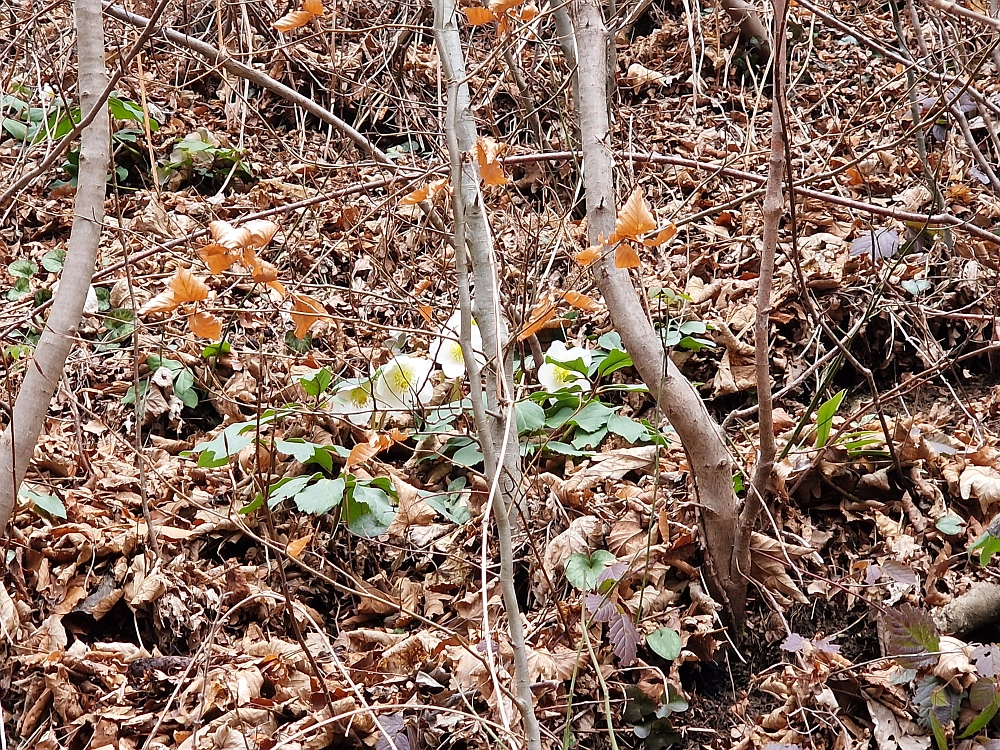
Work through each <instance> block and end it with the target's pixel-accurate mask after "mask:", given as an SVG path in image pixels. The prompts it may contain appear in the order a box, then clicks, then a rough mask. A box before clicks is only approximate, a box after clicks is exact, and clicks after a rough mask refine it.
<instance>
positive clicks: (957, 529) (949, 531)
mask: <svg viewBox="0 0 1000 750" xmlns="http://www.w3.org/2000/svg"><path fill="white" fill-rule="evenodd" d="M934 528H936V529H937V530H938V531H940V532H941V533H942V534H945V535H946V536H957V535H959V534H961V533H962V529H964V528H965V521H963V520H962V519H961V518H960V517H958V516H956V515H954V514H951V513H949V514H948V515H947V516H941V518H939V519H938V520H937V521H936V522H935V524H934Z"/></svg>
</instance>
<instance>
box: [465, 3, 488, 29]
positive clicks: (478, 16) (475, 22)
mask: <svg viewBox="0 0 1000 750" xmlns="http://www.w3.org/2000/svg"><path fill="white" fill-rule="evenodd" d="M462 12H463V13H464V14H465V18H466V19H467V20H468V21H469V26H485V25H486V24H488V23H492V22H493V21H495V20H496V16H494V15H493V11H492V10H490V9H489V8H483V7H482V6H479V5H474V6H472V7H471V8H462Z"/></svg>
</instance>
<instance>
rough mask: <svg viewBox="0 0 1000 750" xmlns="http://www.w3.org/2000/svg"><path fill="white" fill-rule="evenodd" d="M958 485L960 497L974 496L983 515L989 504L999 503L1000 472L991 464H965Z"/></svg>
mask: <svg viewBox="0 0 1000 750" xmlns="http://www.w3.org/2000/svg"><path fill="white" fill-rule="evenodd" d="M958 485H959V489H960V490H961V493H962V499H963V500H968V499H969V498H973V497H974V498H976V499H977V500H978V501H979V507H980V509H981V510H982V512H983V514H984V515H986V514H987V512H988V511H989V509H990V506H992V505H995V504H997V503H1000V472H998V471H997V470H996V469H994V468H993V467H992V466H976V465H974V464H973V465H969V466H966V467H965V470H964V471H963V472H962V475H961V476H960V477H959V480H958Z"/></svg>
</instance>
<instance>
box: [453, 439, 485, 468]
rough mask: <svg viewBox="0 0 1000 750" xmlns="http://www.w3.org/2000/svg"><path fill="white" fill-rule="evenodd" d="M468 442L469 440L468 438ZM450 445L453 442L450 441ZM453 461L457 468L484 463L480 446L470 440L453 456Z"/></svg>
mask: <svg viewBox="0 0 1000 750" xmlns="http://www.w3.org/2000/svg"><path fill="white" fill-rule="evenodd" d="M466 439H467V440H468V438H466ZM448 442H449V443H451V442H452V441H451V440H449V441H448ZM451 460H452V461H453V462H454V463H455V465H457V466H465V467H469V466H475V465H476V464H481V463H482V462H483V452H482V451H481V450H479V444H478V443H475V442H473V441H471V440H469V442H468V443H466V444H465V445H464V446H463V447H461V448H459V449H458V450H457V451H455V453H454V454H452V457H451Z"/></svg>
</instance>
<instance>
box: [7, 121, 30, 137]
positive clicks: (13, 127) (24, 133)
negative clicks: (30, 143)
mask: <svg viewBox="0 0 1000 750" xmlns="http://www.w3.org/2000/svg"><path fill="white" fill-rule="evenodd" d="M2 127H3V129H4V130H6V131H7V132H8V133H10V134H11V135H12V136H13V137H14V138H17V140H19V141H26V140H28V126H27V125H25V124H24V123H23V122H18V121H17V120H12V119H10V118H9V117H5V118H3V125H2Z"/></svg>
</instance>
